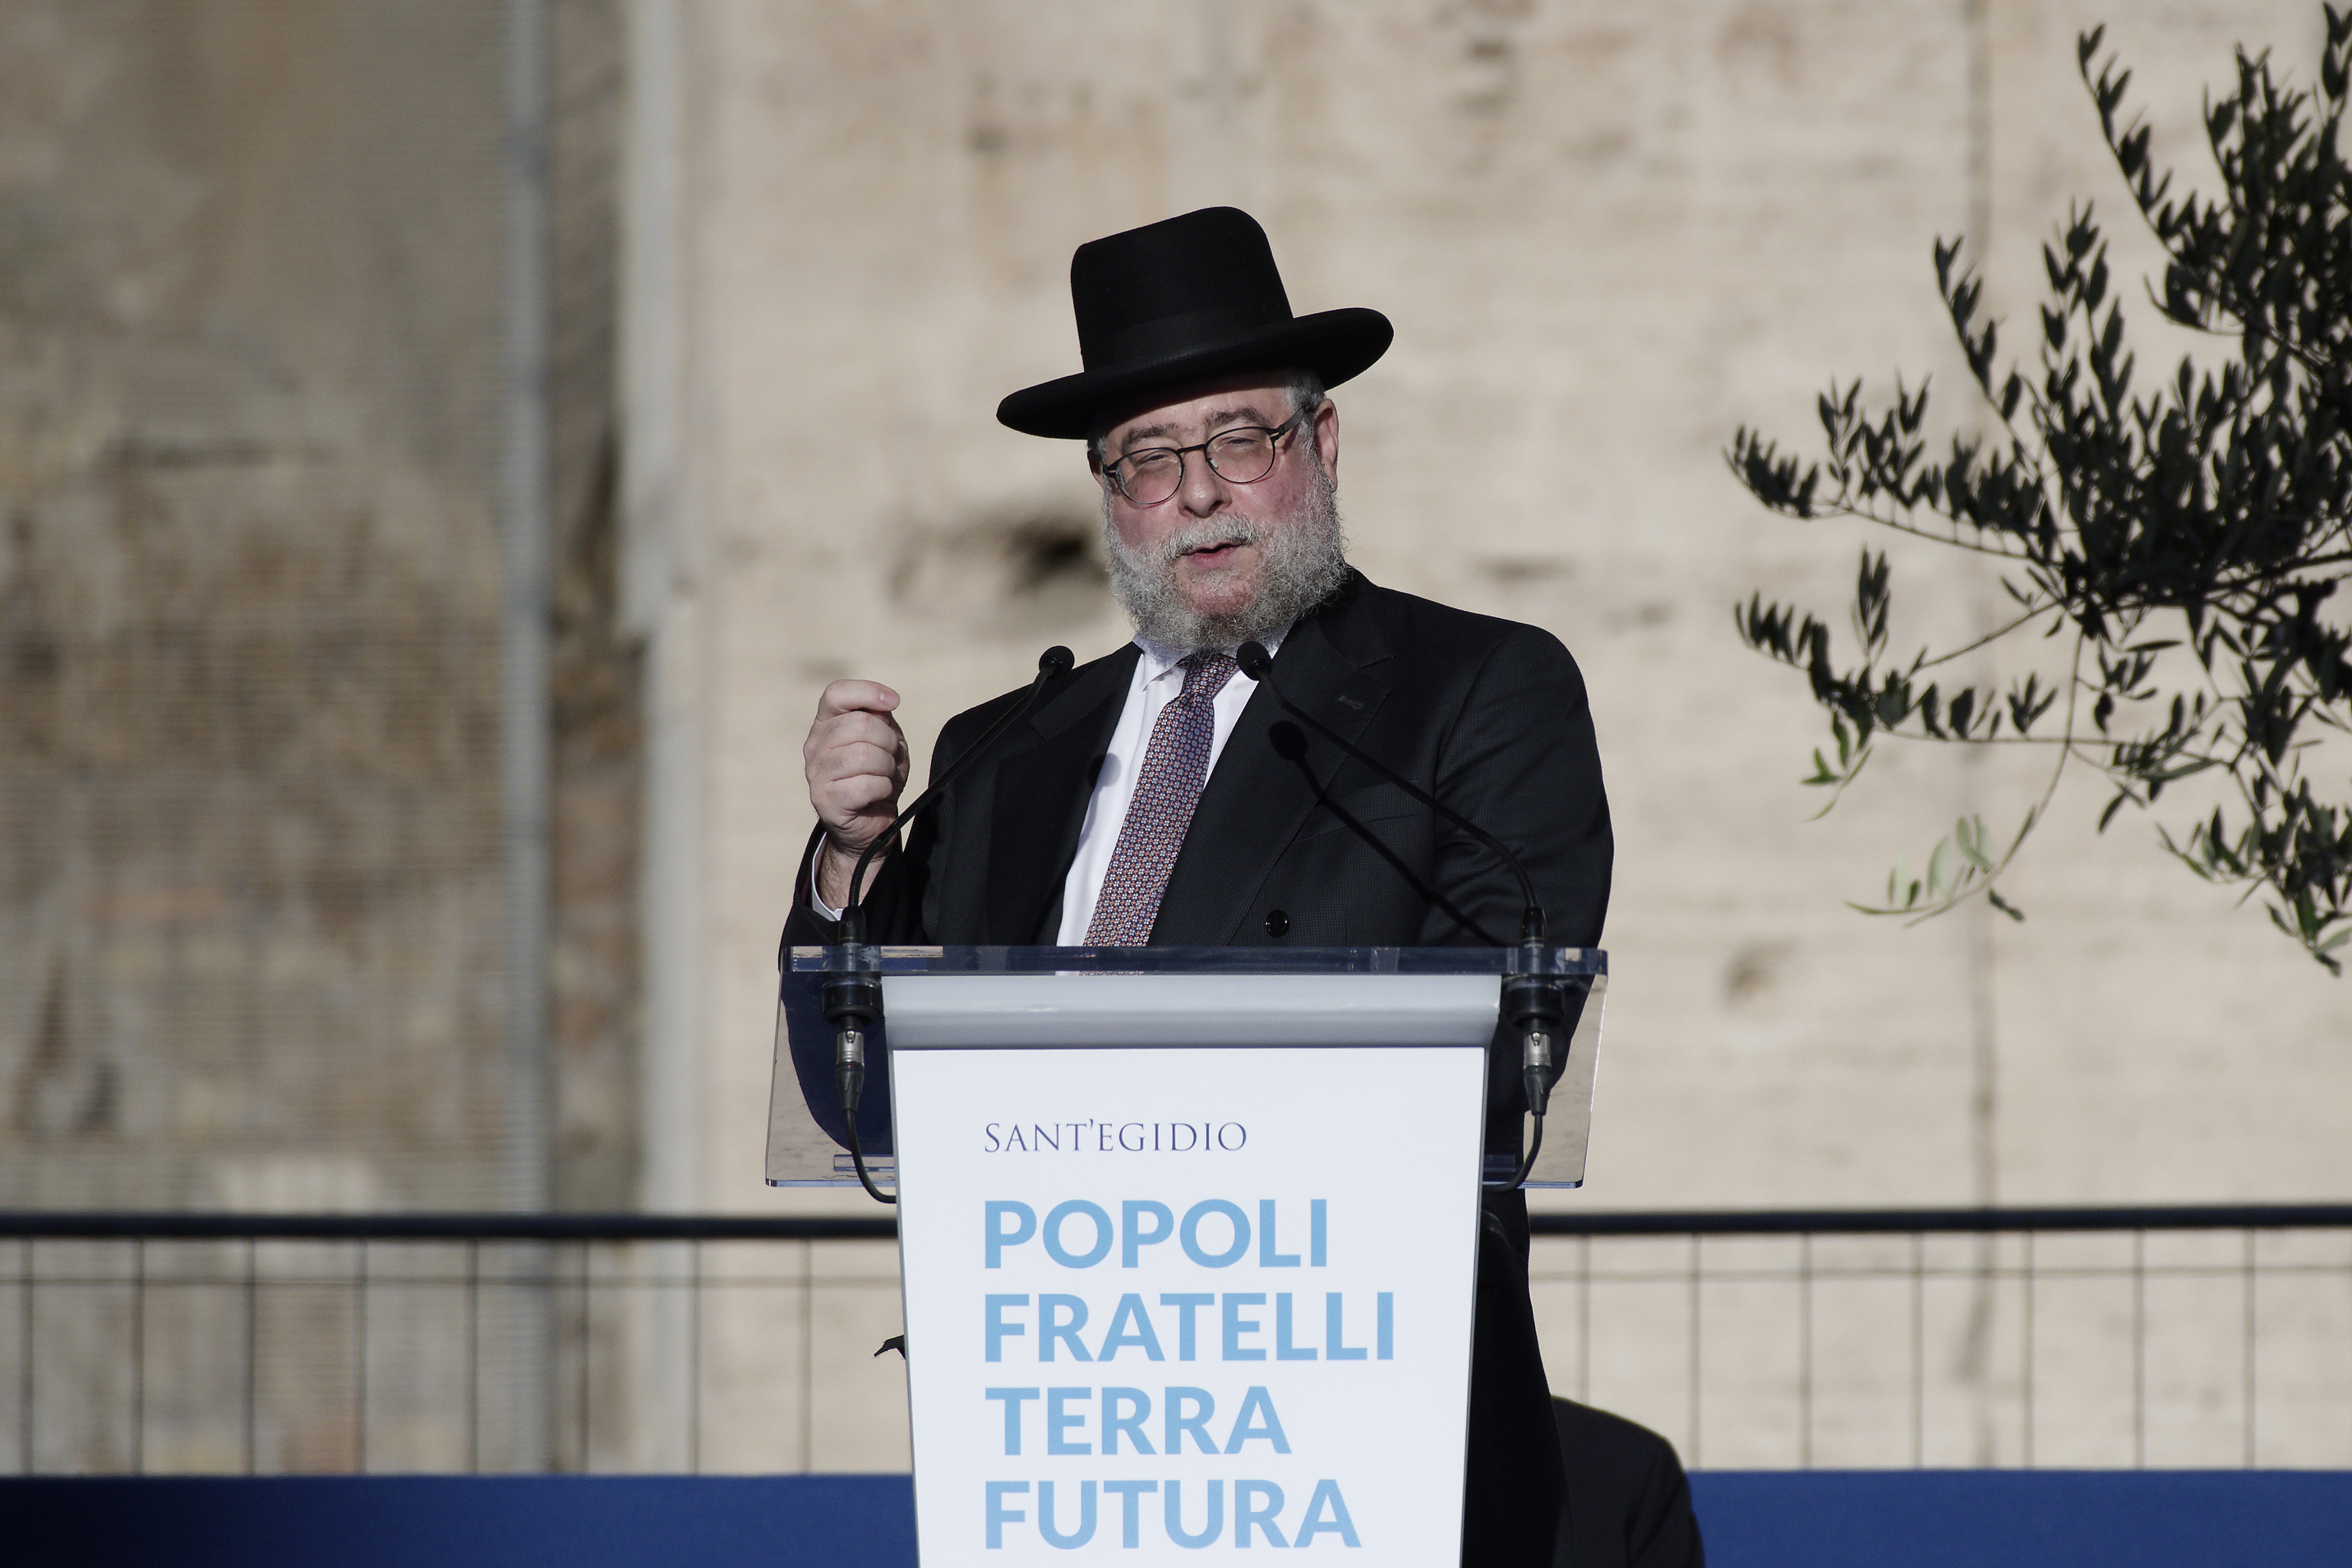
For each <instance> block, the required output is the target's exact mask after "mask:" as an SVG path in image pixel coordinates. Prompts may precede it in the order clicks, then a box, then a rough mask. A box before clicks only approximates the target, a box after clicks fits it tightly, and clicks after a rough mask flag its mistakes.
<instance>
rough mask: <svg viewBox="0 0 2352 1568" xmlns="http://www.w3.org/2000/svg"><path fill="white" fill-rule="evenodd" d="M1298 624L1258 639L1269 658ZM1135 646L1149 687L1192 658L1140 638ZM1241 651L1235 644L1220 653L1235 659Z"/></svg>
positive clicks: (1237, 644) (1239, 646)
mask: <svg viewBox="0 0 2352 1568" xmlns="http://www.w3.org/2000/svg"><path fill="white" fill-rule="evenodd" d="M1297 624H1298V623H1297V621H1293V622H1291V623H1290V625H1289V626H1284V627H1283V628H1282V629H1281V630H1280V631H1278V632H1276V633H1275V634H1273V635H1272V636H1271V637H1259V638H1257V639H1256V640H1257V641H1258V642H1260V643H1262V644H1264V645H1265V652H1266V657H1267V658H1273V657H1274V656H1275V655H1276V654H1277V653H1280V652H1281V651H1282V639H1283V638H1285V637H1288V636H1289V635H1290V632H1291V627H1293V626H1297ZM1135 646H1136V647H1138V648H1139V649H1141V650H1142V654H1143V658H1142V670H1143V681H1144V684H1145V685H1147V686H1148V685H1150V683H1151V682H1153V681H1155V680H1157V679H1160V677H1161V676H1163V675H1166V674H1167V673H1168V672H1169V671H1170V670H1171V669H1174V668H1176V667H1177V666H1178V665H1180V664H1181V663H1183V662H1184V660H1185V659H1186V658H1188V657H1190V656H1189V654H1187V653H1182V652H1177V651H1175V650H1173V649H1170V648H1165V647H1160V645H1159V644H1157V643H1154V642H1149V641H1146V640H1145V639H1144V638H1142V637H1137V638H1136V639H1135ZM1240 649H1241V644H1239V643H1234V644H1232V645H1230V646H1228V647H1223V648H1220V649H1219V650H1218V651H1219V652H1221V653H1223V654H1224V655H1226V656H1227V657H1228V658H1233V657H1237V656H1238V654H1239V652H1240Z"/></svg>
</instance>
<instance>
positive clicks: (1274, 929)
mask: <svg viewBox="0 0 2352 1568" xmlns="http://www.w3.org/2000/svg"><path fill="white" fill-rule="evenodd" d="M1289 929H1290V917H1289V916H1288V915H1286V914H1285V913H1283V912H1282V911H1281V910H1266V911H1265V934H1266V935H1268V936H1280V935H1282V933H1283V932H1285V931H1288V930H1289Z"/></svg>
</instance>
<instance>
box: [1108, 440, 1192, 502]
mask: <svg viewBox="0 0 2352 1568" xmlns="http://www.w3.org/2000/svg"><path fill="white" fill-rule="evenodd" d="M1114 472H1115V474H1116V475H1117V477H1118V488H1119V489H1120V490H1121V491H1123V492H1124V493H1125V494H1126V496H1127V499H1128V500H1131V501H1133V502H1134V503H1135V504H1136V505H1138V506H1158V505H1159V504H1160V502H1161V501H1164V500H1167V499H1168V498H1169V497H1170V496H1172V495H1174V494H1175V493H1176V487H1177V486H1178V485H1179V484H1181V483H1182V482H1183V478H1184V459H1183V458H1180V457H1178V456H1177V455H1176V454H1175V453H1173V452H1171V451H1169V450H1168V449H1166V448H1165V447H1160V448H1158V449H1156V450H1153V451H1149V452H1138V453H1136V454H1135V455H1134V456H1133V457H1130V458H1123V459H1121V461H1120V462H1119V465H1118V468H1117V469H1116V470H1114Z"/></svg>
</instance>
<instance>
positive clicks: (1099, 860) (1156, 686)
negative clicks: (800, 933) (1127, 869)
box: [809, 626, 1290, 947]
mask: <svg viewBox="0 0 2352 1568" xmlns="http://www.w3.org/2000/svg"><path fill="white" fill-rule="evenodd" d="M1289 635H1290V628H1289V627H1288V626H1285V627H1283V628H1282V630H1280V631H1278V632H1276V633H1275V634H1274V636H1272V637H1261V638H1259V639H1258V640H1259V641H1260V642H1262V643H1264V644H1265V651H1266V654H1267V655H1268V657H1271V656H1273V655H1274V654H1275V653H1276V652H1277V651H1279V650H1280V649H1281V647H1282V639H1283V638H1285V637H1288V636H1289ZM1135 646H1136V647H1138V648H1139V649H1141V650H1142V652H1141V657H1139V658H1137V659H1136V661H1135V676H1134V679H1132V680H1130V681H1129V684H1128V688H1127V706H1126V707H1125V708H1123V709H1121V710H1119V715H1118V728H1117V729H1115V730H1113V731H1111V736H1110V750H1109V752H1108V753H1107V754H1106V755H1105V756H1104V758H1103V765H1102V772H1101V773H1097V775H1096V776H1095V791H1094V794H1093V795H1090V796H1088V797H1087V820H1086V825H1085V826H1083V827H1081V828H1079V830H1078V855H1077V858H1076V859H1075V860H1073V861H1072V862H1070V875H1069V879H1067V880H1066V881H1065V882H1064V883H1063V884H1062V924H1061V929H1060V931H1059V933H1058V934H1057V935H1056V936H1055V939H1054V940H1055V942H1056V943H1057V944H1058V945H1060V946H1063V947H1084V946H1085V945H1086V942H1087V927H1088V926H1089V925H1091V924H1093V923H1094V918H1095V900H1097V899H1099V898H1101V897H1102V885H1103V877H1104V875H1105V874H1106V873H1108V871H1109V870H1110V857H1111V851H1112V850H1114V849H1116V848H1118V833H1119V829H1120V828H1122V827H1124V826H1127V808H1128V804H1129V802H1130V801H1132V800H1133V799H1134V798H1135V775H1136V774H1137V773H1139V771H1141V769H1142V767H1143V753H1144V752H1145V751H1146V750H1147V749H1149V748H1150V744H1151V728H1152V726H1153V725H1155V724H1157V723H1158V722H1159V721H1160V710H1161V709H1162V708H1165V707H1167V706H1168V700H1169V699H1170V698H1171V697H1174V696H1175V695H1176V694H1177V693H1178V692H1180V691H1182V690H1183V689H1184V671H1183V669H1182V668H1181V662H1182V660H1183V658H1184V655H1182V654H1181V653H1171V652H1169V651H1168V650H1167V649H1165V648H1159V647H1152V645H1151V644H1150V643H1148V642H1146V641H1144V640H1143V639H1142V638H1141V637H1138V638H1136V639H1135ZM1223 651H1224V652H1225V653H1227V654H1228V655H1230V654H1232V653H1233V652H1234V649H1233V648H1226V649H1224V650H1223ZM1256 689H1257V682H1256V681H1255V680H1252V679H1250V678H1249V677H1248V676H1246V675H1244V674H1243V673H1242V672H1241V671H1239V670H1235V671H1234V674H1233V677H1232V679H1229V680H1227V681H1226V682H1225V684H1224V686H1223V688H1222V689H1220V690H1219V691H1218V692H1217V700H1216V702H1215V704H1214V710H1215V713H1216V729H1215V731H1214V733H1213V734H1212V735H1211V736H1210V738H1209V765H1208V768H1207V770H1206V772H1204V773H1202V788H1204V789H1205V788H1207V787H1208V778H1209V775H1210V774H1212V773H1215V772H1216V771H1217V758H1218V757H1219V756H1221V755H1222V754H1223V752H1224V749H1225V742H1226V740H1227V739H1228V738H1229V737H1230V736H1231V735H1232V734H1233V732H1234V724H1235V723H1236V722H1238V721H1240V719H1241V716H1242V710H1243V709H1244V708H1246V707H1247V706H1249V700H1250V693H1252V692H1254V691H1255V690H1256ZM809 906H810V908H811V909H813V910H815V911H816V913H817V914H818V915H819V916H820V917H821V918H823V919H824V920H829V921H837V920H839V919H840V918H841V912H840V911H839V910H835V908H834V907H833V906H832V905H831V904H828V903H826V902H825V901H824V894H823V893H821V892H819V891H818V890H817V889H816V888H815V887H814V885H812V886H811V887H810V889H809Z"/></svg>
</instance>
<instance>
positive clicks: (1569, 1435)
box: [1552, 1399, 1706, 1568]
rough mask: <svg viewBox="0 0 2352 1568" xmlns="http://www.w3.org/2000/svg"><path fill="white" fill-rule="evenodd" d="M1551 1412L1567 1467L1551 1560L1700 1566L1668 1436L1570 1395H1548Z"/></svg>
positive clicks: (1584, 1564)
mask: <svg viewBox="0 0 2352 1568" xmlns="http://www.w3.org/2000/svg"><path fill="white" fill-rule="evenodd" d="M1552 1415H1553V1418H1554V1420H1555V1421H1556V1422H1557V1423H1558V1425H1559V1447H1560V1453H1561V1455H1562V1457H1563V1458H1564V1459H1565V1461H1566V1463H1567V1467H1568V1498H1569V1507H1568V1510H1567V1516H1566V1518H1565V1520H1564V1521H1563V1523H1562V1528H1561V1530H1560V1539H1559V1555H1558V1556H1557V1557H1556V1558H1555V1559H1554V1561H1555V1562H1556V1563H1558V1565H1559V1568H1706V1548H1705V1547H1704V1546H1703V1545H1702V1544H1701V1543H1700V1541H1699V1532H1698V1516H1697V1515H1696V1514H1694V1513H1693V1512H1692V1511H1691V1500H1690V1481H1689V1479H1687V1478H1686V1477H1685V1475H1684V1474H1683V1462H1682V1458H1681V1457H1680V1456H1678V1455H1677V1454H1675V1446H1674V1445H1673V1444H1672V1443H1669V1442H1667V1441H1666V1440H1665V1439H1664V1437H1661V1436H1658V1435H1657V1434H1656V1433H1655V1432H1653V1431H1651V1430H1650V1429H1649V1428H1648V1427H1647V1426H1640V1425H1638V1424H1636V1423H1634V1422H1632V1421H1628V1420H1626V1419H1625V1418H1624V1417H1623V1416H1622V1415H1611V1414H1610V1413H1609V1412H1608V1411H1606V1410H1595V1409H1594V1408H1592V1406H1591V1405H1579V1404H1577V1403H1576V1402H1574V1401H1573V1400H1568V1399H1555V1400H1553V1401H1552Z"/></svg>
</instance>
